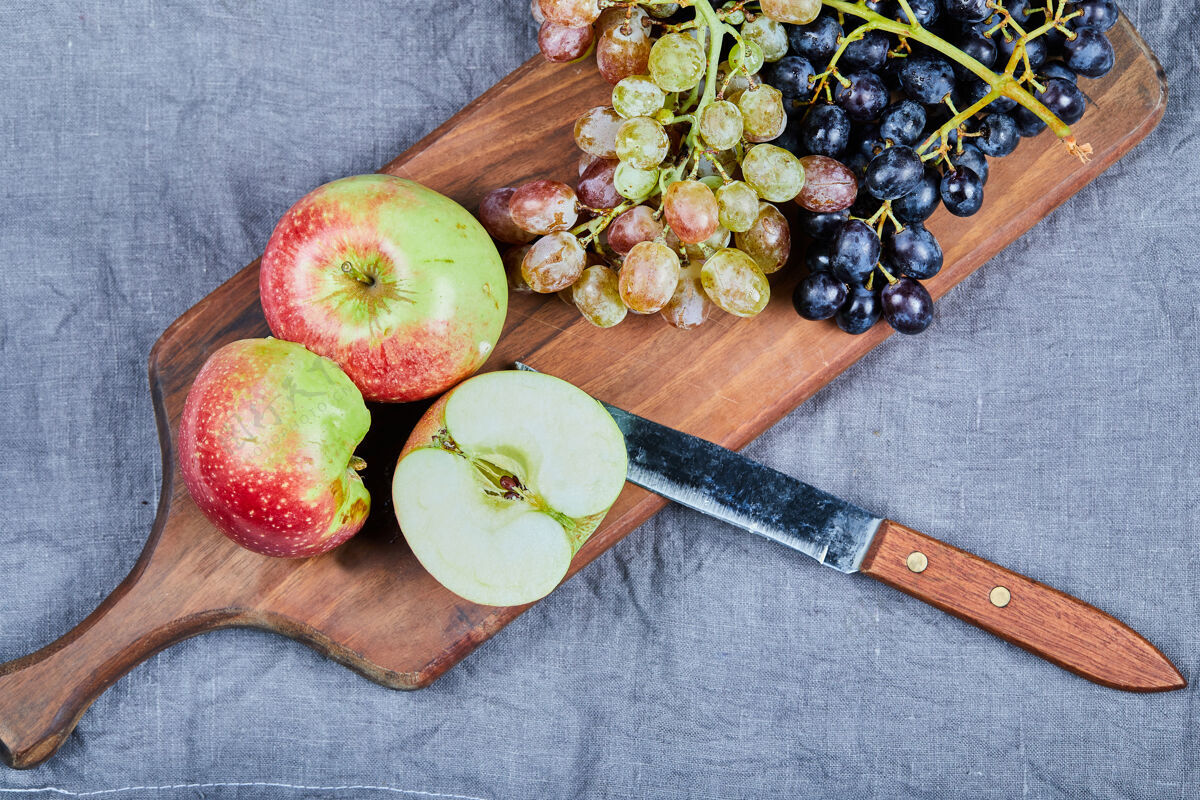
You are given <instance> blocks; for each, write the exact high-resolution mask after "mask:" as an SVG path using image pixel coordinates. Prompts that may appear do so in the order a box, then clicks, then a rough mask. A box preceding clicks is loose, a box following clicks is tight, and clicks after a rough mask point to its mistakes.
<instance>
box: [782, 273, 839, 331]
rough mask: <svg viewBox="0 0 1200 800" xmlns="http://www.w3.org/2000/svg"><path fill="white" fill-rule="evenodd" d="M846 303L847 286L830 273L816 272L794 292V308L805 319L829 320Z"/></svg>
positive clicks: (801, 282) (797, 285) (798, 285)
mask: <svg viewBox="0 0 1200 800" xmlns="http://www.w3.org/2000/svg"><path fill="white" fill-rule="evenodd" d="M845 301H846V284H844V283H842V282H841V281H839V280H838V279H837V278H835V277H833V276H832V275H830V274H829V273H828V272H814V273H813V274H811V275H809V276H808V277H807V278H805V279H804V280H802V281H800V282H799V283H797V284H796V289H795V290H794V291H793V292H792V306H794V307H795V309H796V313H797V314H799V315H800V316H802V317H804V318H805V319H812V320H818V319H829V318H830V317H832V316H833V315H834V314H836V313H837V311H838V309H839V308H841V307H842V304H843V303H844V302H845Z"/></svg>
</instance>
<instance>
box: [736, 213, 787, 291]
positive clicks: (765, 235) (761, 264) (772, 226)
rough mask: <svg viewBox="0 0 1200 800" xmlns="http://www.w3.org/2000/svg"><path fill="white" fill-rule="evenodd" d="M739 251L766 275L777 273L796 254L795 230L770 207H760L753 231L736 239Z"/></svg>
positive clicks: (745, 232)
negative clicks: (793, 233) (794, 246)
mask: <svg viewBox="0 0 1200 800" xmlns="http://www.w3.org/2000/svg"><path fill="white" fill-rule="evenodd" d="M734 241H735V242H736V243H737V247H738V249H739V250H741V251H742V252H744V253H745V254H746V255H748V256H750V257H751V258H752V259H754V263H756V264H758V268H759V269H761V270H762V271H763V274H765V275H770V274H771V273H772V272H777V271H779V269H781V268H782V267H783V265H784V264H786V263H787V260H788V257H789V256H790V255H791V252H792V229H791V228H790V227H789V226H788V221H787V217H785V216H783V212H782V211H780V210H779V209H778V208H776V207H775V206H773V205H771V204H770V203H759V205H758V218H757V219H755V220H754V224H753V225H751V226H750V230H748V231H744V232H742V233H739V234H737V235H736V236H735V237H734Z"/></svg>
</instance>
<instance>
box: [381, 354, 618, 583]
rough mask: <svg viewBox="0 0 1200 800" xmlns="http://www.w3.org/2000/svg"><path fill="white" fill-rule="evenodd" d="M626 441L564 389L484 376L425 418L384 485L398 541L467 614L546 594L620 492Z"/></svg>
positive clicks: (509, 375)
mask: <svg viewBox="0 0 1200 800" xmlns="http://www.w3.org/2000/svg"><path fill="white" fill-rule="evenodd" d="M626 468H627V462H626V453H625V439H624V437H623V436H622V435H621V431H620V429H619V428H617V424H616V422H614V421H613V418H612V416H611V415H610V414H609V413H608V411H606V410H605V408H604V406H602V405H601V404H600V403H598V402H596V400H594V399H593V398H591V397H589V396H588V395H587V394H586V393H585V392H583V391H582V390H580V389H578V388H577V387H575V386H572V385H571V384H569V383H567V382H566V381H562V380H559V379H558V378H554V377H551V376H549V375H543V374H541V373H535V372H517V371H505V372H489V373H486V374H484V375H477V376H475V377H474V378H471V379H469V380H467V381H464V382H463V383H461V384H459V385H458V386H457V387H455V388H454V389H453V390H451V391H450V392H449V393H447V394H446V395H445V396H444V397H442V399H441V400H439V401H438V402H437V403H435V404H434V405H433V406H431V407H430V409H429V411H427V412H426V413H425V416H423V417H422V418H421V421H420V422H419V423H418V424H417V427H416V428H415V429H414V430H413V432H412V435H411V436H409V439H408V442H407V443H406V444H405V446H404V450H403V451H402V452H401V454H400V461H399V463H398V464H397V465H396V472H395V476H394V477H393V480H392V499H393V507H394V508H395V511H396V519H397V520H398V521H399V523H400V529H401V531H403V533H404V538H405V539H406V540H407V541H408V544H409V547H411V548H412V551H413V553H414V554H415V555H416V556H417V558H418V559H419V560H420V562H421V564H422V565H423V566H424V567H425V569H427V570H428V571H429V572H430V574H432V575H433V577H434V578H436V579H437V580H438V581H439V582H440V583H441V584H442V585H443V586H445V587H446V588H447V589H449V590H450V591H452V592H454V593H455V594H457V595H459V596H460V597H463V598H465V599H467V600H470V601H471V602H473V603H479V604H482V605H491V606H510V605H519V604H522V603H530V602H533V601H534V600H537V599H539V598H541V597H544V596H545V595H547V594H549V593H550V592H551V591H552V590H553V589H554V587H556V586H557V585H558V584H559V583H560V582H561V581H562V579H563V577H564V576H565V575H566V574H567V568H568V567H569V566H570V564H571V559H572V557H574V555H575V553H576V552H578V550H579V548H580V547H582V546H583V543H584V542H585V541H587V539H588V537H589V536H591V535H592V532H593V531H595V530H596V528H597V527H598V526H599V525H600V522H601V521H602V520H603V519H604V515H605V514H606V513H608V509H609V508H610V507H612V504H613V503H614V502H616V499H617V495H619V494H620V493H621V489H622V487H623V486H624V485H625V472H626Z"/></svg>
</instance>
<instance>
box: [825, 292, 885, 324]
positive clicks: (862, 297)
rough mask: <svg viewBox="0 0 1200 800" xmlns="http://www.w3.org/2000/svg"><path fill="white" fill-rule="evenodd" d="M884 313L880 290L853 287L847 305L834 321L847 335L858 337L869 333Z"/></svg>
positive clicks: (847, 298) (835, 316) (836, 315)
mask: <svg viewBox="0 0 1200 800" xmlns="http://www.w3.org/2000/svg"><path fill="white" fill-rule="evenodd" d="M882 313H883V306H882V304H881V303H880V302H879V290H878V289H868V288H867V287H865V286H851V287H850V292H849V293H848V296H847V297H846V302H845V304H844V305H843V306H842V307H841V309H840V310H839V311H838V312H837V314H835V315H834V317H833V321H834V322H836V323H837V326H838V327H839V328H841V329H842V330H844V331H845V332H846V333H853V334H855V335H858V334H860V333H866V332H867V331H869V330H870V329H871V328H872V326H874V325H875V323H876V322H878V321H879V315H880V314H882Z"/></svg>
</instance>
